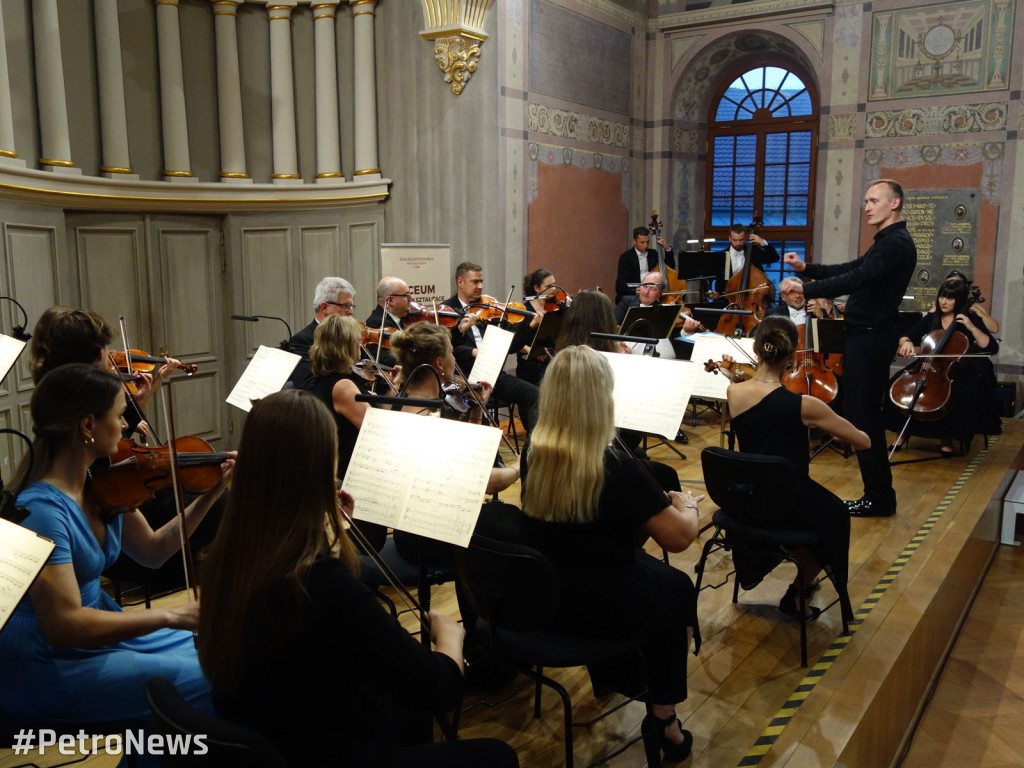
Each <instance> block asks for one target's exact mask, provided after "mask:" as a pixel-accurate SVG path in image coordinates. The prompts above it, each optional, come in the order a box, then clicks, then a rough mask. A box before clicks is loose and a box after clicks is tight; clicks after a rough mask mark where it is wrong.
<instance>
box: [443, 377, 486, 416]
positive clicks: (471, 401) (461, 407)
mask: <svg viewBox="0 0 1024 768" xmlns="http://www.w3.org/2000/svg"><path fill="white" fill-rule="evenodd" d="M483 389H484V386H483V384H481V383H479V382H478V383H476V384H470V383H469V382H468V381H466V380H465V379H461V378H457V379H455V380H453V381H449V382H446V383H445V384H443V385H442V386H441V394H442V395H443V396H444V399H445V402H446V403H448V405H450V406H451V407H452V408H454V409H455V410H456V411H458V412H459V413H466V412H467V411H469V409H470V408H472V407H473V406H474V405H479V404H480V394H479V393H480V392H482V391H483Z"/></svg>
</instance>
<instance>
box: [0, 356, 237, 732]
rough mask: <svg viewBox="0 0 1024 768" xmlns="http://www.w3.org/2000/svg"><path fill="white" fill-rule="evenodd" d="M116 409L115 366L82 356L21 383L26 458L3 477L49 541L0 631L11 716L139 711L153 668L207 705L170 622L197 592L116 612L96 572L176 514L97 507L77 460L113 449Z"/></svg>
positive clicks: (105, 717)
mask: <svg viewBox="0 0 1024 768" xmlns="http://www.w3.org/2000/svg"><path fill="white" fill-rule="evenodd" d="M124 409H125V394H124V390H123V388H122V383H121V380H120V378H119V377H118V376H116V375H115V374H113V373H110V372H109V371H106V370H103V369H102V368H98V367H96V366H94V365H90V364H88V363H70V364H67V365H61V366H58V367H57V368H54V369H53V370H52V371H50V372H49V373H47V374H46V375H45V376H43V378H42V380H41V381H40V382H39V384H38V385H37V386H36V389H35V391H34V392H33V393H32V403H31V414H32V424H33V431H34V433H35V439H34V440H33V442H32V445H33V452H34V459H35V460H34V462H33V463H32V464H31V465H29V464H28V460H27V459H26V460H25V461H24V462H23V463H22V465H21V468H20V469H19V471H18V476H17V477H16V478H15V481H14V485H15V486H16V487H17V488H18V489H19V493H18V498H17V504H18V505H20V506H24V507H26V508H27V509H28V511H29V514H28V517H26V518H25V519H24V520H23V521H22V522H21V525H22V526H24V527H25V528H28V529H29V530H31V531H35V532H36V533H38V534H39V535H41V536H43V537H45V538H48V539H50V540H51V541H53V542H54V545H55V546H54V549H53V552H52V553H51V554H50V556H49V558H48V559H47V561H46V564H45V565H44V566H43V568H42V570H41V571H40V572H39V575H38V576H37V577H36V579H35V581H34V582H33V583H32V586H31V587H30V588H29V591H28V594H27V595H26V596H25V597H23V598H22V600H21V602H20V603H18V606H17V607H16V608H15V610H14V611H13V613H12V614H11V616H10V617H9V620H8V622H7V625H6V626H5V627H4V628H3V631H2V632H0V669H3V674H0V710H2V711H3V712H4V713H5V714H6V715H7V716H9V717H11V718H13V719H16V720H24V721H44V722H60V723H100V722H110V721H124V720H141V719H144V720H148V719H151V717H152V716H151V713H150V711H149V705H148V704H147V703H146V698H145V696H144V695H143V690H142V689H143V685H144V684H145V682H146V681H147V680H149V679H150V678H151V677H153V676H161V677H165V678H167V679H168V680H170V681H171V682H172V683H174V686H175V687H176V688H177V689H178V690H179V691H180V692H181V694H182V696H184V697H185V699H186V700H188V701H189V702H190V703H191V704H193V705H194V706H197V707H199V708H201V709H204V710H206V711H208V712H212V711H213V710H212V703H211V701H210V688H209V684H208V683H207V681H206V678H205V677H204V676H203V674H202V672H201V670H200V668H199V660H198V658H197V656H196V650H195V646H194V644H193V641H192V634H191V632H189V631H181V630H194V629H195V628H196V625H197V623H198V619H199V604H198V603H195V602H190V603H186V604H184V605H179V606H175V607H173V608H155V607H154V608H152V609H150V610H145V611H129V612H124V611H122V610H121V607H120V606H119V605H117V603H115V602H114V599H113V598H112V597H110V596H109V595H108V594H107V593H106V592H104V590H103V587H102V585H101V583H100V574H101V573H102V572H103V571H104V570H105V569H106V568H108V567H109V566H110V565H111V564H112V563H113V562H114V561H115V559H116V558H117V556H118V554H119V553H120V552H121V550H122V549H123V550H124V551H125V552H127V553H128V554H130V555H131V556H132V557H133V558H134V559H135V560H137V561H138V562H139V563H140V564H142V565H144V566H147V567H149V568H157V567H159V566H160V565H162V564H163V563H165V562H167V561H168V560H169V559H170V558H171V557H172V556H174V555H175V554H176V553H177V552H179V550H180V541H181V539H180V535H181V533H180V526H181V524H182V522H181V519H180V518H178V517H175V518H174V519H173V520H171V521H170V522H168V523H166V524H165V525H163V526H162V527H160V528H158V529H156V530H154V529H153V528H151V527H150V525H149V523H148V522H147V521H146V519H145V518H144V517H143V516H142V513H141V512H139V511H138V510H137V509H127V510H120V509H118V510H112V509H109V508H106V507H104V506H102V505H101V504H100V503H99V501H98V500H97V498H96V496H95V494H94V493H93V492H92V488H91V483H90V481H89V468H90V467H92V466H93V464H95V463H96V461H97V460H99V459H103V458H108V457H110V456H111V455H112V454H114V452H115V451H116V450H117V447H118V442H119V441H120V439H121V430H122V429H123V428H124V418H123V413H124ZM229 456H230V457H232V458H229V459H228V460H227V461H225V462H224V463H223V464H222V465H221V479H220V482H219V483H218V484H217V485H216V486H215V487H214V488H212V489H211V490H210V491H209V492H207V493H205V494H203V495H202V496H200V497H199V498H198V499H197V500H196V501H194V502H193V503H191V504H190V505H189V506H188V507H187V508H186V509H185V514H184V525H185V535H190V534H191V533H192V531H194V530H195V527H196V526H197V525H198V524H199V522H200V521H202V519H203V518H204V516H205V515H206V514H207V513H208V512H209V510H210V507H211V505H212V504H213V502H214V501H215V500H216V499H217V498H218V497H219V496H220V494H221V492H222V491H223V490H224V488H225V486H226V484H227V482H228V480H229V478H230V476H231V467H232V466H233V464H234V461H233V456H234V454H233V453H231V454H229ZM179 567H180V563H179Z"/></svg>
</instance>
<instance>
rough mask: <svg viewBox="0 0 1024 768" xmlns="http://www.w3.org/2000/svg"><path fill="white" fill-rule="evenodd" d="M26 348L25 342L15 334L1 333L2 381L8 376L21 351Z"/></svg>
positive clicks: (0, 379) (0, 358) (0, 367)
mask: <svg viewBox="0 0 1024 768" xmlns="http://www.w3.org/2000/svg"><path fill="white" fill-rule="evenodd" d="M23 349H25V342H24V341H18V340H17V339H16V338H14V337H13V336H7V335H6V334H2V333H0V381H3V380H4V379H6V378H7V374H8V373H10V372H11V367H12V366H13V365H14V363H15V362H16V361H17V360H18V357H19V356H20V355H21V351H22V350H23Z"/></svg>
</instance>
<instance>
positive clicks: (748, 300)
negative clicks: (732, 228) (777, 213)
mask: <svg viewBox="0 0 1024 768" xmlns="http://www.w3.org/2000/svg"><path fill="white" fill-rule="evenodd" d="M760 230H761V219H760V217H755V218H754V221H753V223H752V224H751V225H750V233H751V234H753V235H756V234H757V233H758V232H759V231H760ZM751 250H752V245H751V242H750V240H749V239H748V240H747V244H746V245H745V246H744V247H743V269H742V270H740V271H739V272H737V273H735V274H734V275H733V276H732V277H730V278H729V282H728V283H726V285H725V291H723V293H722V295H723V296H724V297H725V298H726V300H727V301H728V302H729V303H728V304H727V305H726V307H725V308H726V309H744V310H748V311H749V312H750V314H749V315H729V314H726V315H722V317H721V318H719V320H718V326H717V327H716V328H715V330H716V331H717V332H718V333H720V334H722V335H723V336H749V335H750V334H751V332H753V330H754V328H755V327H756V326H757V324H758V323H759V322H761V318H763V317H764V311H765V310H766V309H767V308H768V303H769V302H770V301H771V300H772V294H773V293H774V286H773V285H772V282H771V280H769V279H768V276H767V275H765V273H764V272H762V271H761V270H760V269H759V268H758V267H755V266H754V265H753V264H751V258H750V253H751Z"/></svg>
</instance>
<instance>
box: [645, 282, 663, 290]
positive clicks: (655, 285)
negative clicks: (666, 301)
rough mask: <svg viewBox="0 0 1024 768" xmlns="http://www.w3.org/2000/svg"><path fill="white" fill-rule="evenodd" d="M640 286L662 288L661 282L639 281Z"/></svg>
mask: <svg viewBox="0 0 1024 768" xmlns="http://www.w3.org/2000/svg"><path fill="white" fill-rule="evenodd" d="M640 287H641V288H659V289H660V288H664V286H663V285H662V284H661V283H640Z"/></svg>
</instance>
